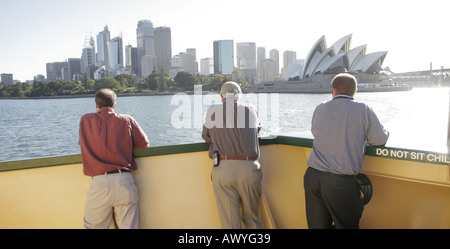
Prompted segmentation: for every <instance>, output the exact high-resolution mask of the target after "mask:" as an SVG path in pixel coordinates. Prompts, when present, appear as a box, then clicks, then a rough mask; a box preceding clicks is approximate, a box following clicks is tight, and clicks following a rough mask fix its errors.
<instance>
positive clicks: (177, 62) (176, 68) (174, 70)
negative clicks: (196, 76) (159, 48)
mask: <svg viewBox="0 0 450 249" xmlns="http://www.w3.org/2000/svg"><path fill="white" fill-rule="evenodd" d="M181 71H183V66H182V64H181V58H180V55H179V54H177V55H174V56H173V57H172V59H171V60H170V69H169V76H170V78H175V76H177V74H178V72H181Z"/></svg>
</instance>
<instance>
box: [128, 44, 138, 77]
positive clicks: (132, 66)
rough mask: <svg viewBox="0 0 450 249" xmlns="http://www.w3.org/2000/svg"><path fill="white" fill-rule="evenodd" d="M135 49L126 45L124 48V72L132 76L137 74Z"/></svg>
mask: <svg viewBox="0 0 450 249" xmlns="http://www.w3.org/2000/svg"><path fill="white" fill-rule="evenodd" d="M137 66H138V62H137V48H136V47H133V46H131V45H130V44H128V45H127V46H125V70H127V71H128V72H130V73H131V74H132V75H137V74H138V69H137Z"/></svg>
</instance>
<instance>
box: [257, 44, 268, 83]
mask: <svg viewBox="0 0 450 249" xmlns="http://www.w3.org/2000/svg"><path fill="white" fill-rule="evenodd" d="M265 59H266V48H264V47H258V48H256V68H257V71H258V83H261V82H263V78H264V76H263V74H264V69H263V61H264V60H265Z"/></svg>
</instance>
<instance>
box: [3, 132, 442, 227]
mask: <svg viewBox="0 0 450 249" xmlns="http://www.w3.org/2000/svg"><path fill="white" fill-rule="evenodd" d="M261 145H262V146H261V159H260V161H261V167H262V171H263V175H264V176H263V195H262V198H261V204H260V207H261V208H260V216H261V218H262V219H263V221H264V227H265V228H307V226H306V216H305V205H304V190H303V174H304V172H305V170H306V168H307V166H306V160H307V158H308V155H309V153H310V151H311V147H312V140H311V139H304V138H293V137H275V138H266V139H261ZM208 146H209V144H206V143H196V144H186V145H175V146H165V147H154V148H149V149H145V150H136V151H135V154H136V157H137V162H138V165H139V169H138V171H137V172H135V173H133V174H134V177H135V179H136V182H137V185H138V189H139V196H140V202H139V205H140V225H141V228H181V229H184V228H220V224H219V218H218V213H217V208H216V203H215V199H214V194H213V189H212V184H211V178H210V175H211V168H212V160H211V159H209V157H208V154H207V149H208ZM449 161H450V155H448V154H440V153H434V152H427V151H415V150H405V149H398V148H386V147H381V148H376V147H368V148H367V152H366V156H365V158H364V162H363V173H364V174H365V175H366V176H367V177H368V178H369V179H370V181H371V183H372V186H373V196H372V199H371V200H370V202H369V203H368V204H367V205H366V206H365V210H364V212H363V216H362V219H361V222H360V225H361V228H450V211H449V210H450V171H449ZM89 182H90V177H87V176H84V175H83V173H82V165H81V156H80V155H73V156H63V157H54V158H43V159H33V160H24V161H14V162H2V163H0V189H2V191H0V200H1V202H0V228H83V211H84V202H85V198H86V193H87V190H88V187H89ZM111 226H112V227H113V224H112V225H111Z"/></svg>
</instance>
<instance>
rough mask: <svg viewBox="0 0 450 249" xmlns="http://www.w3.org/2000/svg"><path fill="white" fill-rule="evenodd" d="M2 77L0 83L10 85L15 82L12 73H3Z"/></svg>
mask: <svg viewBox="0 0 450 249" xmlns="http://www.w3.org/2000/svg"><path fill="white" fill-rule="evenodd" d="M0 79H1V80H0V83H1V84H0V85H4V86H10V85H12V84H13V83H14V80H13V74H12V73H2V74H1V76H0Z"/></svg>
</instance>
